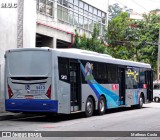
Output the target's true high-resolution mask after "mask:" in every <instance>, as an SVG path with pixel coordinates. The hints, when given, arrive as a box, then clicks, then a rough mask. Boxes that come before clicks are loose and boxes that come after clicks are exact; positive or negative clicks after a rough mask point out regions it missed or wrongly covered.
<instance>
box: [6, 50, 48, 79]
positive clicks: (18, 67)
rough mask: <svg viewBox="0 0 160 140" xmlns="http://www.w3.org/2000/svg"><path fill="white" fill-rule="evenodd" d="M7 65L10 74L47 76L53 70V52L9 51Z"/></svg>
mask: <svg viewBox="0 0 160 140" xmlns="http://www.w3.org/2000/svg"><path fill="white" fill-rule="evenodd" d="M7 66H8V72H9V74H10V76H11V77H12V76H14V77H15V76H18V77H20V76H28V77H31V76H47V75H48V74H49V72H50V71H51V53H50V52H47V51H19V52H9V53H8V56H7Z"/></svg>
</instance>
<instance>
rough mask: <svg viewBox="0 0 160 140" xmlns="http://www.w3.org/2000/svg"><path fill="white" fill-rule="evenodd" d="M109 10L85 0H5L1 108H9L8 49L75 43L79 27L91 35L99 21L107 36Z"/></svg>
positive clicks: (1, 8)
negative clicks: (6, 103)
mask: <svg viewBox="0 0 160 140" xmlns="http://www.w3.org/2000/svg"><path fill="white" fill-rule="evenodd" d="M106 7H107V3H106ZM106 11H107V8H106ZM106 11H103V10H100V9H99V8H98V5H97V7H94V6H92V5H90V4H88V3H86V2H84V1H82V0H1V1H0V21H1V22H0V32H1V33H0V54H1V55H0V112H1V111H4V110H5V109H4V99H5V94H4V54H5V51H6V50H8V49H14V48H29V47H31V48H33V47H44V46H46V47H51V48H69V47H71V46H72V45H73V43H74V34H75V30H77V32H78V33H79V34H80V35H83V34H84V33H85V34H86V36H87V37H90V35H91V33H92V31H93V27H94V25H95V24H96V25H97V26H98V27H99V30H100V36H103V33H104V29H105V27H106V23H107V21H106V19H107V12H106Z"/></svg>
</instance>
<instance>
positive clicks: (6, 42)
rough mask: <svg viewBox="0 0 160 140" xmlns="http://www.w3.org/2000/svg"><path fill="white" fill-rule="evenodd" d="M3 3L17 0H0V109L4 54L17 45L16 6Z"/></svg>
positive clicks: (0, 106) (2, 108)
mask: <svg viewBox="0 0 160 140" xmlns="http://www.w3.org/2000/svg"><path fill="white" fill-rule="evenodd" d="M4 3H12V4H14V3H16V4H17V3H18V1H17V0H0V65H1V70H0V71H1V74H0V111H2V110H4V54H5V51H6V50H8V49H12V48H16V47H17V8H2V7H1V6H2V4H4Z"/></svg>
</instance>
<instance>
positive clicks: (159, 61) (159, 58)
mask: <svg viewBox="0 0 160 140" xmlns="http://www.w3.org/2000/svg"><path fill="white" fill-rule="evenodd" d="M159 70H160V28H159V38H158V54H157V81H159Z"/></svg>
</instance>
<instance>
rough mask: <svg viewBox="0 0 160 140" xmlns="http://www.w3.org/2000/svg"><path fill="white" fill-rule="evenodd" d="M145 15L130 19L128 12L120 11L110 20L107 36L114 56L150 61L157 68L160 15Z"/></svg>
mask: <svg viewBox="0 0 160 140" xmlns="http://www.w3.org/2000/svg"><path fill="white" fill-rule="evenodd" d="M143 17H144V20H139V21H138V20H130V19H129V16H128V13H126V12H122V13H120V14H119V15H118V16H116V17H115V18H113V19H112V20H111V21H109V25H108V32H107V33H106V38H107V39H108V42H109V46H110V50H111V55H112V56H113V57H116V58H122V59H128V60H133V61H141V62H146V63H150V64H151V65H152V67H153V69H154V70H156V64H157V53H158V46H157V43H156V42H158V34H159V28H160V16H158V15H155V14H149V15H143Z"/></svg>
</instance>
